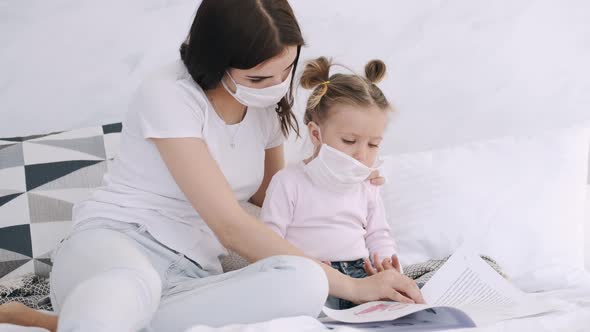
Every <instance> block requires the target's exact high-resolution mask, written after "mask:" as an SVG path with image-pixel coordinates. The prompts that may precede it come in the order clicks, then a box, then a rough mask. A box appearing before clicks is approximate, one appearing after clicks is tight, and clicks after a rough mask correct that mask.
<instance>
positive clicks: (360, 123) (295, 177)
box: [262, 57, 400, 309]
mask: <svg viewBox="0 0 590 332" xmlns="http://www.w3.org/2000/svg"><path fill="white" fill-rule="evenodd" d="M331 66H332V63H331V62H330V60H328V59H326V58H324V57H321V58H318V59H316V60H314V61H311V62H310V63H308V64H307V66H306V67H305V71H304V73H303V76H302V77H301V85H302V86H303V87H304V88H307V89H313V92H312V94H311V96H310V98H309V100H308V102H307V108H306V111H305V119H304V120H305V124H306V125H307V127H308V129H309V134H310V137H311V140H312V142H313V145H314V153H313V155H312V156H311V157H310V158H308V159H306V160H304V161H302V162H300V163H298V164H295V165H292V166H290V167H287V168H286V169H284V170H282V171H280V172H278V173H277V174H276V175H275V176H274V177H273V179H272V181H271V183H270V185H269V187H268V190H267V194H266V199H265V201H264V205H263V207H262V220H263V221H264V222H265V223H266V224H267V225H268V226H270V227H271V228H272V229H273V230H274V231H275V232H277V233H278V234H279V235H281V236H282V237H284V238H285V239H286V240H288V241H289V242H291V243H292V244H294V245H295V246H296V247H298V248H300V249H301V250H302V251H304V252H305V253H306V254H307V255H309V256H311V257H314V258H316V259H319V260H321V261H324V262H329V264H331V266H332V267H333V268H335V269H337V270H339V271H340V272H342V273H344V274H346V275H349V276H351V277H353V278H364V277H366V276H368V275H370V274H374V273H375V269H374V268H373V266H375V268H376V269H377V270H378V271H381V270H384V269H393V268H395V269H396V270H398V272H399V270H400V266H399V263H398V260H397V257H396V250H395V244H394V241H393V239H392V238H391V235H390V229H389V226H388V224H387V221H386V220H385V215H384V207H383V203H382V201H381V197H380V195H379V188H378V187H377V186H374V185H371V184H370V183H369V182H368V181H367V179H368V178H369V176H370V175H371V173H372V172H373V171H375V170H376V168H377V167H378V166H379V162H378V160H377V156H378V152H379V145H380V144H381V142H382V140H383V133H384V131H385V127H386V125H387V119H388V115H387V113H388V112H390V111H391V106H390V105H389V103H388V101H387V99H386V98H385V96H384V95H383V92H382V91H381V89H379V88H378V87H377V85H376V84H377V83H378V82H379V81H380V80H381V79H382V78H383V76H384V75H385V64H384V63H383V62H382V61H380V60H373V61H371V62H369V63H368V64H367V65H366V66H365V74H366V77H361V76H358V75H353V74H334V75H332V76H330V74H329V71H330V67H331ZM369 257H370V258H371V259H372V261H373V262H372V263H373V264H371V262H370V261H369V259H368V258H369ZM328 305H329V306H331V307H336V308H340V309H346V308H350V307H352V306H354V305H353V303H352V302H350V301H347V300H343V299H336V298H330V299H329V301H328Z"/></svg>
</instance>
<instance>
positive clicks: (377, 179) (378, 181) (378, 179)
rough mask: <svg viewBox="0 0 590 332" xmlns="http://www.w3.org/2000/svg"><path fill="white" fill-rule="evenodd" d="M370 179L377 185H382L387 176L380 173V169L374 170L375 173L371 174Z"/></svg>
mask: <svg viewBox="0 0 590 332" xmlns="http://www.w3.org/2000/svg"><path fill="white" fill-rule="evenodd" d="M368 180H369V181H371V184H372V185H375V186H382V185H384V184H385V178H384V177H382V176H381V175H380V174H379V171H373V173H371V175H369V178H368Z"/></svg>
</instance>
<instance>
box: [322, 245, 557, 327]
mask: <svg viewBox="0 0 590 332" xmlns="http://www.w3.org/2000/svg"><path fill="white" fill-rule="evenodd" d="M422 295H423V296H424V299H425V300H426V303H428V304H404V303H398V302H384V301H378V302H369V303H365V304H362V305H359V306H357V307H354V308H351V309H347V310H334V309H330V308H327V307H325V308H324V310H323V311H324V314H325V315H326V316H327V317H325V318H324V319H322V322H323V323H324V324H325V325H326V326H328V327H336V326H342V325H349V324H351V323H353V324H354V327H355V328H360V329H363V328H366V329H370V330H371V331H436V330H443V329H451V328H464V327H474V326H482V325H487V324H491V323H495V322H498V321H501V320H506V319H512V318H518V317H526V316H533V315H537V314H541V313H545V312H550V311H555V310H557V309H558V308H559V304H558V303H557V302H553V301H548V300H547V299H541V298H540V297H539V296H537V295H534V294H527V293H524V292H523V291H521V290H520V289H518V288H516V287H515V286H514V285H512V284H511V283H510V282H509V281H507V280H506V279H504V278H503V277H502V276H501V275H500V274H498V273H497V272H496V271H495V270H494V269H493V268H492V267H490V266H489V265H488V264H487V263H486V262H485V261H483V260H482V259H481V258H480V257H479V256H477V255H475V254H474V253H473V251H470V250H469V249H468V248H460V249H458V250H457V251H456V252H455V253H454V254H453V255H452V256H451V257H450V258H449V260H448V261H447V262H446V263H445V264H444V265H443V266H442V267H441V268H440V269H439V270H438V271H437V272H436V273H435V274H434V275H433V276H432V278H431V279H430V280H429V281H428V282H427V283H426V284H425V285H424V287H422Z"/></svg>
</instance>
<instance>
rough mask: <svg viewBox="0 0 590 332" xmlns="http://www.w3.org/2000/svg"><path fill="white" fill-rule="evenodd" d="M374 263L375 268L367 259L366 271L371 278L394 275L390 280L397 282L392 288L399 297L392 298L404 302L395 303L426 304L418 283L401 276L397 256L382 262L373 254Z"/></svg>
mask: <svg viewBox="0 0 590 332" xmlns="http://www.w3.org/2000/svg"><path fill="white" fill-rule="evenodd" d="M373 262H375V266H373V264H371V261H370V260H369V259H365V271H366V272H367V274H368V275H369V278H371V277H376V276H379V275H383V274H384V275H390V276H391V275H393V276H392V277H390V278H393V279H395V280H396V282H395V283H394V284H393V286H392V287H393V288H394V289H395V291H396V292H397V293H398V294H399V295H396V294H394V295H392V296H394V297H396V298H402V299H403V301H399V300H396V299H393V300H394V301H398V302H405V303H424V299H423V298H422V294H421V293H420V289H419V288H418V286H417V285H416V282H414V281H413V280H412V279H410V278H408V277H406V276H404V275H403V274H401V266H400V263H399V259H398V258H397V255H393V256H391V258H385V259H383V260H381V259H380V258H379V256H378V255H377V254H373ZM386 282H388V281H386ZM400 296H401V297H400ZM389 299H391V298H389Z"/></svg>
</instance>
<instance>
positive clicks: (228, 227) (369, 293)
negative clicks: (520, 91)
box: [151, 138, 421, 302]
mask: <svg viewBox="0 0 590 332" xmlns="http://www.w3.org/2000/svg"><path fill="white" fill-rule="evenodd" d="M151 140H152V141H153V142H154V143H155V144H156V146H157V148H158V150H159V151H160V155H161V156H162V159H163V160H164V162H165V163H166V165H167V167H168V169H169V170H170V173H171V174H172V176H173V177H174V179H175V181H176V183H177V184H178V186H179V187H180V189H181V190H182V191H183V193H184V194H185V196H186V197H187V199H188V200H189V201H190V203H191V204H192V206H193V207H194V208H195V210H196V211H198V213H199V215H200V216H201V217H202V218H203V220H204V221H205V222H206V223H207V225H208V226H209V227H210V228H211V230H212V231H213V232H214V233H215V235H216V236H217V238H218V239H219V240H220V241H221V243H222V244H223V245H224V246H225V247H226V248H228V249H230V250H232V251H234V252H236V253H238V254H239V255H240V256H242V257H244V258H246V259H247V260H249V261H251V262H255V261H258V260H260V259H263V258H266V257H270V256H274V255H294V256H305V255H304V254H303V253H302V252H301V251H300V250H299V249H297V248H295V247H294V246H293V245H291V244H290V243H289V242H287V241H285V240H284V239H282V238H281V237H280V236H278V235H277V234H275V233H274V232H273V231H272V230H270V229H269V228H268V227H266V226H265V225H264V224H262V223H260V222H259V221H257V220H256V219H255V218H254V217H252V216H250V215H249V214H248V213H246V212H245V211H244V210H243V209H242V208H241V207H240V205H239V204H238V202H237V201H236V200H235V198H234V195H233V192H232V191H231V189H230V186H229V184H228V183H227V181H226V179H225V177H224V176H223V174H222V173H221V170H220V169H219V167H218V166H217V164H216V162H215V160H213V158H212V157H211V155H210V153H209V150H208V148H207V145H206V144H205V142H204V141H203V140H201V139H198V138H152V139H151ZM244 239H248V241H244ZM318 264H320V266H322V268H323V269H324V271H325V272H326V275H327V277H328V281H329V284H330V294H331V295H334V296H337V297H340V298H344V299H348V300H351V301H355V302H366V301H371V300H377V299H393V300H399V301H406V302H407V301H408V299H407V298H406V297H404V296H402V295H401V294H400V293H399V292H397V291H396V289H399V290H400V291H401V292H404V293H406V294H408V295H409V296H411V297H413V298H415V299H419V298H420V299H421V296H420V292H419V290H418V289H417V287H416V288H415V289H413V288H411V285H407V284H404V283H403V282H400V281H399V280H397V279H396V278H395V276H394V275H392V274H391V273H390V271H384V272H382V273H378V274H376V275H374V276H371V277H369V278H365V279H359V280H353V279H352V278H350V277H348V276H345V275H343V274H341V273H339V272H338V271H336V270H334V269H332V268H331V267H329V266H327V265H325V264H322V263H320V262H318ZM388 273H389V274H388ZM371 279H372V282H371ZM412 295H413V296H412Z"/></svg>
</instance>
